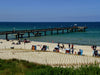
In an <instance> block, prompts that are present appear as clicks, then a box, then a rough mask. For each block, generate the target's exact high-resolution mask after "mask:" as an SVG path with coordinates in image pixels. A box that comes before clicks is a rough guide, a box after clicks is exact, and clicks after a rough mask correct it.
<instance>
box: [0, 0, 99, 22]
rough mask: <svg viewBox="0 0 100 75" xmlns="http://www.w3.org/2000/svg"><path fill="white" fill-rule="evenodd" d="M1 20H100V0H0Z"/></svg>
mask: <svg viewBox="0 0 100 75" xmlns="http://www.w3.org/2000/svg"><path fill="white" fill-rule="evenodd" d="M0 22H100V0H0Z"/></svg>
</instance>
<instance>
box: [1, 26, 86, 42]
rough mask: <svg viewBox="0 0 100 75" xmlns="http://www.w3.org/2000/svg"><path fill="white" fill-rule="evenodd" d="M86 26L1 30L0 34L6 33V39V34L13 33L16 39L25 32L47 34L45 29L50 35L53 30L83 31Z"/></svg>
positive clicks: (57, 31) (36, 34)
mask: <svg viewBox="0 0 100 75" xmlns="http://www.w3.org/2000/svg"><path fill="white" fill-rule="evenodd" d="M86 28H87V27H84V26H83V27H79V26H73V27H61V28H48V29H34V30H14V31H2V32H0V35H6V40H8V34H14V35H15V36H16V38H17V39H19V38H23V35H24V34H25V33H27V34H28V37H30V33H33V35H34V36H41V35H42V33H44V36H46V35H47V31H50V32H51V35H53V31H56V33H57V34H59V31H62V34H63V33H68V32H85V30H86ZM65 30H66V32H64V31H65Z"/></svg>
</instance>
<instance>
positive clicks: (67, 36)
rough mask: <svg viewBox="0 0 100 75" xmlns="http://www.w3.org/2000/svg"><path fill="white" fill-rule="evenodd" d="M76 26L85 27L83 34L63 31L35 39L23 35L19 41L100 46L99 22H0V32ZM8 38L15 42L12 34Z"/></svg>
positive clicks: (1, 37)
mask: <svg viewBox="0 0 100 75" xmlns="http://www.w3.org/2000/svg"><path fill="white" fill-rule="evenodd" d="M74 25H77V26H87V27H88V28H87V29H86V31H85V32H70V33H67V31H66V30H65V31H64V34H62V33H61V31H59V34H58V35H57V34H56V31H54V32H53V35H51V34H50V32H49V31H48V32H47V36H43V35H42V36H38V37H35V36H34V35H33V34H32V33H31V37H28V34H27V33H25V34H24V37H23V38H20V39H21V40H24V39H28V40H31V41H40V42H53V43H58V42H59V43H64V44H65V43H66V44H68V43H72V44H77V45H98V46H100V22H0V32H2V31H12V30H30V29H47V28H60V27H72V26H74ZM8 38H9V39H10V40H16V38H15V36H14V34H9V35H8ZM0 39H5V35H0Z"/></svg>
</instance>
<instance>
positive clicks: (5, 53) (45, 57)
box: [0, 39, 100, 66]
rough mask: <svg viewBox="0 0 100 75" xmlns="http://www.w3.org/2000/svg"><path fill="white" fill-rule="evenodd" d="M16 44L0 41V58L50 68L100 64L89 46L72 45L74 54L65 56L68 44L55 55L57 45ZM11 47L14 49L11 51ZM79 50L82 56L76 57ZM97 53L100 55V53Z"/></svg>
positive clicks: (99, 59) (37, 43)
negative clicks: (43, 47) (33, 47)
mask: <svg viewBox="0 0 100 75" xmlns="http://www.w3.org/2000/svg"><path fill="white" fill-rule="evenodd" d="M17 42H18V41H17V40H13V41H12V40H9V41H6V40H2V39H0V58H1V59H12V58H16V59H23V60H27V61H30V62H35V63H39V64H46V65H52V66H68V65H84V64H93V63H95V62H97V63H100V58H99V57H93V56H92V54H93V50H92V48H91V46H86V45H74V54H65V49H67V48H68V44H64V46H65V49H60V52H59V53H57V52H53V49H54V47H56V46H57V43H49V42H36V41H31V42H30V43H24V42H21V44H16V43H17ZM12 43H15V44H12ZM32 45H36V49H37V50H36V51H33V50H32ZM43 45H47V46H48V48H47V51H46V52H43V51H41V48H42V46H43ZM60 45H62V44H60ZM12 47H13V48H14V49H12ZM79 49H82V50H83V56H81V55H77V53H78V51H79ZM39 50H40V51H39ZM97 50H100V47H98V46H97ZM98 52H99V53H100V51H98ZM75 53H76V54H75Z"/></svg>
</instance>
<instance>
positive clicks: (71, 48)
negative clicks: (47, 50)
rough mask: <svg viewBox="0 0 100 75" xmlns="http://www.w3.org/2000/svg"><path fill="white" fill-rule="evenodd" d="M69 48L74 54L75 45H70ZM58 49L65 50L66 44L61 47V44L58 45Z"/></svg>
mask: <svg viewBox="0 0 100 75" xmlns="http://www.w3.org/2000/svg"><path fill="white" fill-rule="evenodd" d="M68 46H69V49H70V50H71V52H72V54H73V53H74V45H73V44H72V45H70V44H68ZM57 47H58V48H61V49H65V46H64V44H62V45H60V43H58V45H57Z"/></svg>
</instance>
